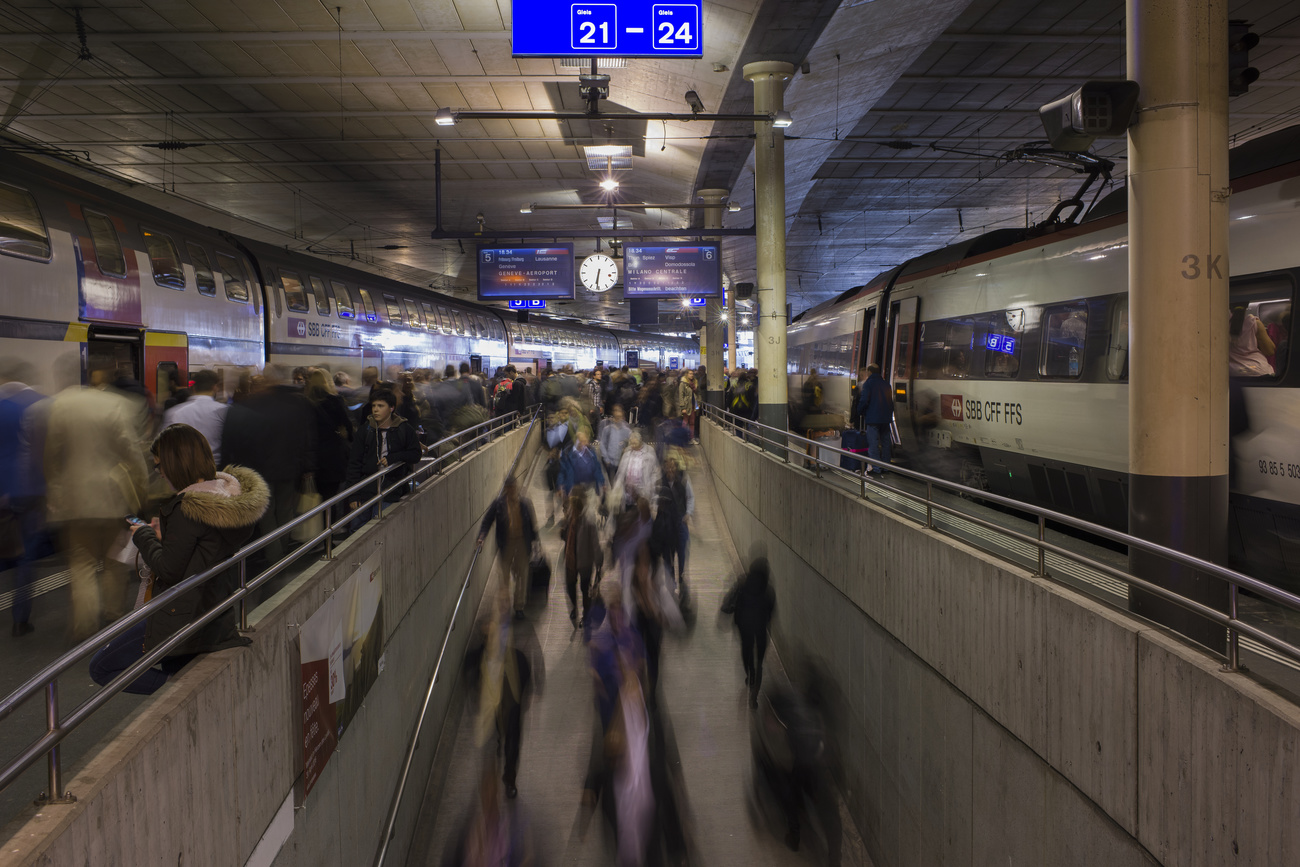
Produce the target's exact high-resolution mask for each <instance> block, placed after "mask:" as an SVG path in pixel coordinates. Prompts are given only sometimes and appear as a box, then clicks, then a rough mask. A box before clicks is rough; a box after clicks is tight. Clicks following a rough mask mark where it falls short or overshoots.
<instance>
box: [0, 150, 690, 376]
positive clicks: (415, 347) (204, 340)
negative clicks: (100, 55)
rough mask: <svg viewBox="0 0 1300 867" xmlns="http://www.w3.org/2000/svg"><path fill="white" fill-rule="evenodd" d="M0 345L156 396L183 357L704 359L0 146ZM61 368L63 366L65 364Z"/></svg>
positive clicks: (0, 352) (244, 364)
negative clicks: (445, 288)
mask: <svg viewBox="0 0 1300 867" xmlns="http://www.w3.org/2000/svg"><path fill="white" fill-rule="evenodd" d="M0 297H3V298H4V304H3V306H2V307H0V356H18V357H21V358H22V359H24V360H26V361H28V362H30V363H31V365H32V367H33V368H34V369H35V371H36V374H35V380H36V381H35V382H34V383H32V384H33V385H34V386H36V387H38V388H40V389H41V390H43V391H46V392H47V393H49V392H51V391H52V390H54V389H56V388H59V387H62V386H64V385H67V384H69V383H70V382H75V381H76V377H78V376H80V377H83V378H84V376H85V371H86V368H87V362H88V359H89V357H90V355H91V354H92V353H93V354H101V355H109V356H113V357H115V358H116V359H117V360H118V362H119V363H120V364H123V365H128V366H129V367H130V368H131V369H132V370H133V371H134V373H135V375H136V377H137V378H138V379H139V380H140V381H141V382H143V383H144V384H145V386H146V387H147V388H148V389H149V391H150V392H151V393H152V394H153V395H154V397H155V399H157V400H159V401H163V400H165V399H166V398H167V397H168V395H169V394H170V390H171V388H172V386H173V384H174V383H176V382H184V381H185V377H186V374H187V373H188V371H189V370H191V369H193V370H198V369H200V368H205V367H206V368H214V369H218V370H228V369H232V368H238V369H245V368H258V369H260V368H261V367H263V366H264V365H265V364H267V363H268V362H272V363H280V364H284V365H287V366H290V367H297V366H300V365H314V366H322V367H326V368H328V369H330V370H331V371H340V370H342V371H345V372H347V373H348V374H349V375H350V376H351V377H352V379H353V382H356V383H359V382H360V381H361V371H362V369H363V368H365V367H368V366H375V367H377V368H379V370H381V371H386V370H387V369H389V368H390V367H392V366H397V367H400V368H412V367H432V368H439V369H440V368H441V367H442V366H443V365H446V364H456V365H459V364H460V363H461V362H468V363H470V364H471V365H472V366H473V367H475V368H481V369H482V370H484V371H486V372H488V373H491V372H493V371H494V370H495V369H496V367H498V366H500V365H504V364H506V363H507V362H513V363H515V364H516V365H517V366H518V367H519V368H520V370H521V371H522V370H523V368H524V367H525V366H532V367H533V368H534V370H536V371H538V372H540V371H541V370H542V369H544V368H546V367H555V368H560V367H562V366H564V365H573V367H574V368H577V369H583V368H592V367H596V366H597V365H598V364H600V365H604V366H606V367H616V366H621V365H622V364H623V363H624V360H625V359H626V358H627V353H628V351H630V350H636V351H637V353H638V355H639V361H640V363H641V364H651V363H653V364H656V365H658V366H660V367H664V368H668V367H682V368H686V367H691V368H694V367H697V366H698V365H699V359H700V355H699V345H698V342H697V341H693V340H687V339H683V338H678V337H672V336H667V335H659V334H649V333H635V332H624V331H618V332H614V331H610V330H607V329H603V328H599V327H593V326H589V325H583V324H581V323H578V322H574V321H565V320H562V319H556V318H551V317H546V316H538V315H536V314H529V315H528V317H527V321H518V319H519V318H520V317H518V316H516V315H515V314H513V313H511V312H509V311H501V310H497V309H493V308H490V307H485V306H481V305H478V304H473V303H468V302H465V301H461V300H458V299H452V298H449V297H446V296H444V295H441V294H438V293H434V292H431V291H429V290H426V289H423V288H420V287H416V286H411V285H408V284H405V283H402V282H399V281H396V280H390V279H386V278H383V277H377V276H375V275H373V274H370V273H367V272H364V271H361V270H358V269H355V268H351V267H348V266H346V265H341V264H336V263H332V262H328V261H325V260H323V259H319V258H316V257H313V256H308V255H304V254H300V253H295V252H289V251H286V250H283V249H279V248H276V247H274V246H271V245H269V244H264V243H259V242H257V241H253V240H250V239H246V238H240V237H236V236H234V235H231V234H229V233H227V232H222V231H218V230H216V229H212V228H208V227H205V226H202V225H199V224H198V223H194V222H191V221H189V220H186V219H183V218H180V217H177V216H175V215H173V214H170V213H167V212H165V211H162V210H159V209H157V208H154V207H152V206H149V205H146V204H143V203H140V202H137V201H134V200H132V199H130V198H129V197H127V196H124V195H122V194H120V193H117V192H114V191H111V190H108V189H105V188H103V187H101V186H97V185H94V184H91V183H89V182H86V181H83V180H81V179H78V178H76V177H74V176H71V175H69V174H67V173H64V172H60V171H57V170H55V169H53V168H50V167H48V166H46V165H44V164H42V163H39V162H37V161H34V160H29V159H26V158H23V157H18V156H15V155H13V154H9V153H6V152H4V151H3V150H0ZM60 371H62V373H60Z"/></svg>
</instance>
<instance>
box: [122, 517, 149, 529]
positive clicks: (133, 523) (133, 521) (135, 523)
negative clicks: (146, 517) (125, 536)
mask: <svg viewBox="0 0 1300 867" xmlns="http://www.w3.org/2000/svg"><path fill="white" fill-rule="evenodd" d="M126 523H127V524H128V525H129V526H130V527H131V530H132V531H135V530H137V529H139V528H140V527H147V526H149V524H148V523H147V522H145V521H142V520H140V519H139V518H137V517H136V516H135V515H127V516H126Z"/></svg>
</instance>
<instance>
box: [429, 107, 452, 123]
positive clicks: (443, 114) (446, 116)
mask: <svg viewBox="0 0 1300 867" xmlns="http://www.w3.org/2000/svg"><path fill="white" fill-rule="evenodd" d="M433 122H434V123H436V124H437V125H438V126H455V125H456V114H455V112H453V111H452V110H451V109H449V108H440V109H438V112H437V113H436V114H435V115H434V116H433Z"/></svg>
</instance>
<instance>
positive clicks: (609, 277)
mask: <svg viewBox="0 0 1300 867" xmlns="http://www.w3.org/2000/svg"><path fill="white" fill-rule="evenodd" d="M578 277H579V278H580V279H581V280H582V285H583V286H586V287H587V291H589V292H608V291H609V290H610V289H613V288H614V284H615V283H617V282H618V263H617V262H615V261H614V260H613V259H611V258H609V257H608V256H606V255H605V254H604V253H596V254H594V255H591V256H588V257H587V258H585V259H583V260H582V266H581V267H580V268H579V269H578Z"/></svg>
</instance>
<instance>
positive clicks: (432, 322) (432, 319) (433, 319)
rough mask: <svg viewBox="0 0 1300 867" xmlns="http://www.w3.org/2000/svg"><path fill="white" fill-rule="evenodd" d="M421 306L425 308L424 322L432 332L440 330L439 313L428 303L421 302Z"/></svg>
mask: <svg viewBox="0 0 1300 867" xmlns="http://www.w3.org/2000/svg"><path fill="white" fill-rule="evenodd" d="M420 306H421V307H423V308H424V321H425V322H426V323H427V324H428V328H429V330H430V331H437V330H438V312H437V311H436V310H434V309H433V305H432V304H430V303H429V302H428V301H421V302H420Z"/></svg>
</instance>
